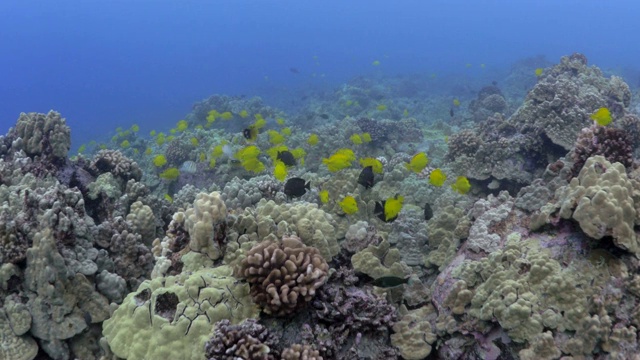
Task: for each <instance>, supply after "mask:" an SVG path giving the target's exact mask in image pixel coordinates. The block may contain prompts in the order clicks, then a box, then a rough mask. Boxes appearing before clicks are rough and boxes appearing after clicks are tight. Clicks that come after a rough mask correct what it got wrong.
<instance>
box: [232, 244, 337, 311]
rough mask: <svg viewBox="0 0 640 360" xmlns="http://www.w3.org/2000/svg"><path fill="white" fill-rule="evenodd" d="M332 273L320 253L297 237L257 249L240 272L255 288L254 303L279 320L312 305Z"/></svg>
mask: <svg viewBox="0 0 640 360" xmlns="http://www.w3.org/2000/svg"><path fill="white" fill-rule="evenodd" d="M328 271H329V265H327V263H326V261H325V260H324V259H323V258H322V255H320V252H319V251H318V249H316V248H314V247H309V246H305V245H304V244H303V243H302V241H300V239H299V238H298V237H294V236H292V237H285V238H283V239H282V241H281V242H271V241H266V242H262V243H260V244H258V245H256V246H255V247H253V248H252V249H251V250H250V251H249V253H248V254H247V257H246V258H245V259H244V260H242V262H241V263H240V265H239V266H238V268H237V269H236V272H237V274H238V275H239V276H240V277H243V278H245V279H246V280H247V281H248V282H249V284H250V285H251V296H252V297H253V299H254V301H255V302H256V303H257V304H259V305H260V306H261V307H262V309H263V310H264V311H265V312H266V313H268V314H273V315H277V316H282V315H287V314H291V313H293V312H295V311H296V310H297V309H299V308H300V307H302V306H304V305H305V304H306V303H307V302H309V301H311V299H313V297H314V296H315V294H316V290H317V289H318V288H319V287H320V286H322V285H323V284H324V283H325V282H326V281H327V272H328Z"/></svg>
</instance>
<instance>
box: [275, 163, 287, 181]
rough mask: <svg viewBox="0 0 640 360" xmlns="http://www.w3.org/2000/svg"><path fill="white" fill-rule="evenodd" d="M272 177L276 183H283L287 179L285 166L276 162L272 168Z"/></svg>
mask: <svg viewBox="0 0 640 360" xmlns="http://www.w3.org/2000/svg"><path fill="white" fill-rule="evenodd" d="M273 176H275V178H276V179H278V181H284V179H285V178H286V177H287V166H286V165H285V164H284V163H283V162H282V161H276V166H275V167H274V168H273Z"/></svg>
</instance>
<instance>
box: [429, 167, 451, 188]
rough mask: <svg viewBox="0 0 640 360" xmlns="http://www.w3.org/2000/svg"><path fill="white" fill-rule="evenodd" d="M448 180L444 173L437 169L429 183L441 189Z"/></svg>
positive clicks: (430, 177) (431, 175) (432, 173)
mask: <svg viewBox="0 0 640 360" xmlns="http://www.w3.org/2000/svg"><path fill="white" fill-rule="evenodd" d="M446 180H447V175H445V174H444V172H442V170H440V169H435V170H433V171H432V172H431V174H429V182H430V183H431V185H433V186H437V187H440V186H442V185H443V184H444V182H445V181H446Z"/></svg>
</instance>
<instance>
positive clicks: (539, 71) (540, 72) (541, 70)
mask: <svg viewBox="0 0 640 360" xmlns="http://www.w3.org/2000/svg"><path fill="white" fill-rule="evenodd" d="M543 72H544V69H543V68H537V69H536V71H535V74H536V76H538V77H540V76H542V73H543Z"/></svg>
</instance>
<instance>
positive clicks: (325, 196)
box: [318, 190, 329, 204]
mask: <svg viewBox="0 0 640 360" xmlns="http://www.w3.org/2000/svg"><path fill="white" fill-rule="evenodd" d="M318 195H320V201H322V203H323V204H326V203H328V202H329V191H327V190H322V191H320V194H318Z"/></svg>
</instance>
